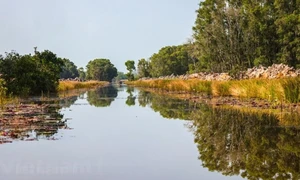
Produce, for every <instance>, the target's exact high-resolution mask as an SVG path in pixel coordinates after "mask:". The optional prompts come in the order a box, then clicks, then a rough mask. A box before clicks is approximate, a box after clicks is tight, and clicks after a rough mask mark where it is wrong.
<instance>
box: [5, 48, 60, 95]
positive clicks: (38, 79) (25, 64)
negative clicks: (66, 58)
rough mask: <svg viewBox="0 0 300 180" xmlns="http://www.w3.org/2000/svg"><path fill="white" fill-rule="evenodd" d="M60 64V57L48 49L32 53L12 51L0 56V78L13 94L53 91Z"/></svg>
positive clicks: (56, 83)
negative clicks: (22, 53)
mask: <svg viewBox="0 0 300 180" xmlns="http://www.w3.org/2000/svg"><path fill="white" fill-rule="evenodd" d="M62 66H63V61H62V59H60V58H58V57H57V56H56V54H54V53H52V52H51V51H48V50H45V51H43V52H38V51H35V53H34V55H31V54H27V55H20V54H18V53H16V52H14V51H13V52H10V53H6V54H5V56H0V74H1V78H2V79H3V80H4V81H5V82H6V84H5V86H6V88H7V91H8V93H10V94H11V93H12V94H13V95H29V94H40V93H41V92H55V91H56V88H57V86H58V80H59V77H60V76H59V75H60V72H61V71H62Z"/></svg>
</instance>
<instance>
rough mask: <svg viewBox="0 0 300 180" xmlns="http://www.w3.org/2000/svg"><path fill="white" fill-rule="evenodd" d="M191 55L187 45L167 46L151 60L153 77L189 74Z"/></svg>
mask: <svg viewBox="0 0 300 180" xmlns="http://www.w3.org/2000/svg"><path fill="white" fill-rule="evenodd" d="M189 62H190V60H189V55H188V52H187V48H186V46H185V45H179V46H166V47H163V48H161V49H160V50H159V52H158V53H155V54H153V55H152V56H151V58H150V66H151V71H150V73H151V76H153V77H159V76H166V75H171V74H174V75H182V74H185V73H187V72H188V66H189Z"/></svg>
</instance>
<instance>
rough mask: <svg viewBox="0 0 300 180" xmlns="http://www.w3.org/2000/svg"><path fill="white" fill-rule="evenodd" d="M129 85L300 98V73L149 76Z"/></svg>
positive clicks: (270, 98)
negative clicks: (247, 76) (232, 76)
mask: <svg viewBox="0 0 300 180" xmlns="http://www.w3.org/2000/svg"><path fill="white" fill-rule="evenodd" d="M126 84H128V85H133V86H137V87H146V88H154V89H158V90H164V91H169V92H179V93H204V94H207V95H211V96H213V97H220V96H232V97H239V98H259V99H264V100H267V101H269V102H282V101H284V102H288V103H299V102H300V77H293V78H282V79H246V80H230V81H204V80H199V79H188V80H183V79H149V80H137V81H128V82H126Z"/></svg>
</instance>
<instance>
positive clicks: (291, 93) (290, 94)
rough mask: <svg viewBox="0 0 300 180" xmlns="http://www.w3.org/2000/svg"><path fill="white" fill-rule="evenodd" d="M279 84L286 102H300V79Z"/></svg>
mask: <svg viewBox="0 0 300 180" xmlns="http://www.w3.org/2000/svg"><path fill="white" fill-rule="evenodd" d="M281 84H282V87H283V90H284V95H285V98H286V100H287V101H289V102H291V103H298V102H300V77H298V78H288V79H285V80H284V81H283V82H281Z"/></svg>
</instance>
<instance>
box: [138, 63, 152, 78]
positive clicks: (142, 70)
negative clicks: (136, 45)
mask: <svg viewBox="0 0 300 180" xmlns="http://www.w3.org/2000/svg"><path fill="white" fill-rule="evenodd" d="M137 70H138V76H139V78H142V77H150V63H149V62H148V61H146V60H145V59H140V60H139V61H138V65H137Z"/></svg>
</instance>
